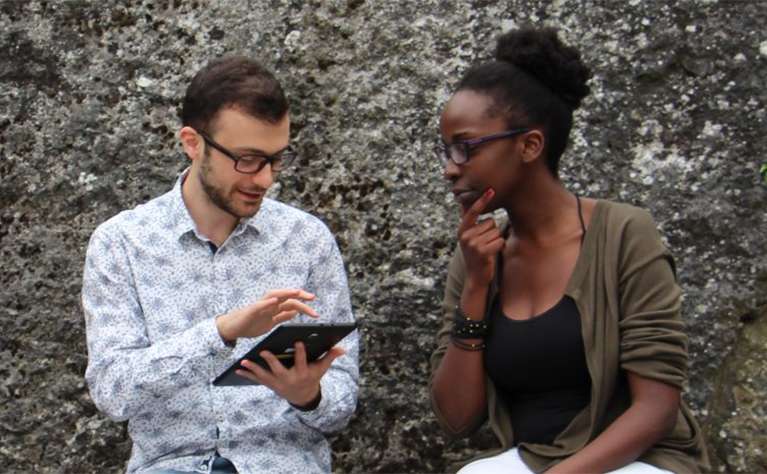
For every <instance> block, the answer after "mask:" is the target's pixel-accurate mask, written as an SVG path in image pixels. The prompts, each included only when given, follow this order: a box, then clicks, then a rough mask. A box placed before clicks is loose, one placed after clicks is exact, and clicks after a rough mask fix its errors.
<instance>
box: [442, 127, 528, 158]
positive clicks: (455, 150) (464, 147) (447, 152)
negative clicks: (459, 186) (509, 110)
mask: <svg viewBox="0 0 767 474" xmlns="http://www.w3.org/2000/svg"><path fill="white" fill-rule="evenodd" d="M529 131H530V129H529V128H514V129H512V130H507V131H505V132H500V133H494V134H493V135H487V136H484V137H479V138H472V139H471V140H463V141H457V142H454V143H451V144H449V145H448V144H447V143H445V142H444V141H443V142H442V143H441V144H439V145H437V146H436V147H435V148H434V152H435V154H436V155H437V158H439V160H440V161H441V162H442V164H443V165H447V163H448V162H449V161H452V162H453V163H455V164H456V165H462V164H464V163H466V162H467V161H469V158H470V157H471V152H472V150H474V149H475V148H477V147H478V146H480V145H482V144H483V143H487V142H492V141H494V140H500V139H502V138H511V137H514V136H516V135H520V134H522V133H525V132H529Z"/></svg>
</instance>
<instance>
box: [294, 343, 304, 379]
mask: <svg viewBox="0 0 767 474" xmlns="http://www.w3.org/2000/svg"><path fill="white" fill-rule="evenodd" d="M293 347H294V348H295V349H296V352H295V355H294V360H295V363H294V365H293V367H294V368H295V369H296V370H298V371H299V373H301V372H304V371H306V346H304V343H303V342H301V341H296V344H295V345H294V346H293Z"/></svg>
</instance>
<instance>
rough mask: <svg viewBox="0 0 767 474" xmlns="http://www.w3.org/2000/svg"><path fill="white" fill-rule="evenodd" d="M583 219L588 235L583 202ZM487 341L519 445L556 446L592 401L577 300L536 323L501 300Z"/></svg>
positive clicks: (492, 372) (490, 369)
mask: <svg viewBox="0 0 767 474" xmlns="http://www.w3.org/2000/svg"><path fill="white" fill-rule="evenodd" d="M576 198H577V196H576ZM578 215H579V217H580V218H581V226H582V229H583V233H584V235H585V231H586V229H585V225H584V224H583V217H582V214H581V207H580V199H578ZM581 244H583V235H582V236H581ZM485 342H486V344H487V347H486V349H485V354H484V358H485V370H487V373H488V375H489V377H490V379H491V380H492V381H493V383H494V384H495V386H496V388H497V391H498V395H499V397H500V398H501V400H503V401H504V402H505V404H506V406H507V407H508V409H509V413H510V416H511V424H512V429H513V432H514V444H518V443H522V442H527V443H537V444H551V443H552V442H553V441H554V439H555V438H556V437H557V435H558V434H559V433H561V432H562V431H563V430H564V429H565V428H566V427H567V425H568V424H569V423H570V422H571V421H572V419H573V418H574V417H575V415H577V414H578V413H579V412H580V411H581V410H583V409H584V408H585V407H586V406H587V405H588V404H589V401H590V399H591V377H590V375H589V372H588V367H587V365H586V356H585V349H584V346H583V338H582V336H581V318H580V313H579V312H578V307H577V306H576V305H575V301H573V299H572V298H570V297H569V296H564V297H562V299H561V300H560V301H559V302H558V303H557V304H556V305H554V306H553V307H552V308H550V309H548V310H547V311H545V312H543V313H541V314H539V315H537V316H535V317H533V318H531V319H527V320H513V319H510V318H508V317H507V316H506V315H505V314H503V309H502V308H501V303H500V296H498V295H497V296H496V298H495V299H494V301H493V302H492V308H491V313H490V334H489V335H488V337H487V339H486V341H485Z"/></svg>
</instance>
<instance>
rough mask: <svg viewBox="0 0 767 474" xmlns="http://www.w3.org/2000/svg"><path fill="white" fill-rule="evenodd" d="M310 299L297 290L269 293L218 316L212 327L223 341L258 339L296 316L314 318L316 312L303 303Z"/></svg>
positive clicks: (310, 298) (310, 299)
mask: <svg viewBox="0 0 767 474" xmlns="http://www.w3.org/2000/svg"><path fill="white" fill-rule="evenodd" d="M313 299H314V295H313V294H311V293H309V292H307V291H304V290H300V289H289V290H272V291H270V292H268V293H267V294H266V295H265V296H264V297H263V298H262V299H261V300H260V301H258V302H256V303H253V304H251V305H248V306H245V307H243V308H239V309H236V310H234V311H231V312H229V313H226V314H223V315H221V316H219V317H218V318H216V327H217V328H218V333H219V334H220V335H221V339H223V340H224V341H227V342H232V341H235V340H236V339H237V338H238V337H258V336H260V335H262V334H266V333H267V332H269V331H271V329H272V328H273V327H274V326H276V325H278V324H280V323H284V322H285V321H288V320H290V319H293V318H294V317H295V316H296V315H297V314H298V313H304V314H307V315H309V316H311V317H313V318H316V317H317V316H318V315H317V313H316V312H315V311H314V310H313V309H312V308H310V307H309V306H308V305H306V304H304V303H303V301H312V300H313Z"/></svg>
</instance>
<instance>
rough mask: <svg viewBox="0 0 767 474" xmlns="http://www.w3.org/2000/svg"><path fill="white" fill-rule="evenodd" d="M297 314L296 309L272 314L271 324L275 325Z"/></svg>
mask: <svg viewBox="0 0 767 474" xmlns="http://www.w3.org/2000/svg"><path fill="white" fill-rule="evenodd" d="M297 315H298V311H283V312H281V313H278V314H276V315H274V316H272V324H274V325H277V324H280V323H284V322H285V321H290V320H291V319H293V318H295V317H296V316H297Z"/></svg>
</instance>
